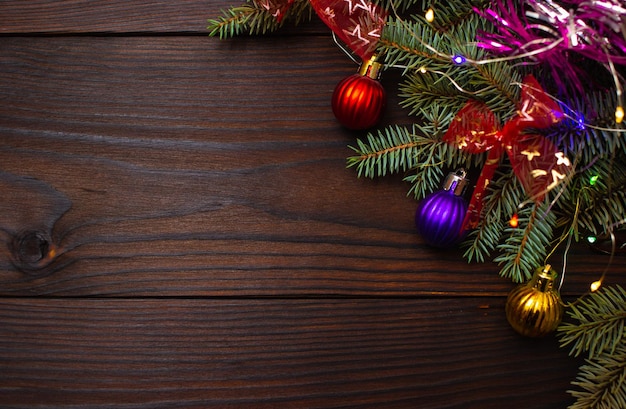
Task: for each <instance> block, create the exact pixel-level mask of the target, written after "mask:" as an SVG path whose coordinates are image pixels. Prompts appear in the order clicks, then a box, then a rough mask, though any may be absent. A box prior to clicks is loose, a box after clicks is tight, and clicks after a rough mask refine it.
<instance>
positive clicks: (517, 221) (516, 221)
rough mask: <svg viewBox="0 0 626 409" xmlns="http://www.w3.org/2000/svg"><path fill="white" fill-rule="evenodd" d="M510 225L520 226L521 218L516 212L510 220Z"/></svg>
mask: <svg viewBox="0 0 626 409" xmlns="http://www.w3.org/2000/svg"><path fill="white" fill-rule="evenodd" d="M509 226H511V227H513V228H516V227H517V226H519V220H518V218H517V214H514V215H513V217H511V219H510V220H509Z"/></svg>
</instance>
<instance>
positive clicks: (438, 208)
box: [415, 169, 468, 247]
mask: <svg viewBox="0 0 626 409" xmlns="http://www.w3.org/2000/svg"><path fill="white" fill-rule="evenodd" d="M465 176H466V172H465V170H464V169H459V170H457V171H456V173H450V174H449V175H448V177H447V178H446V180H445V181H444V184H443V189H442V190H440V191H437V192H433V193H431V194H430V195H428V196H426V197H425V198H424V199H423V200H422V201H421V202H420V204H419V206H418V208H417V212H416V213H415V226H416V227H417V231H418V232H419V234H420V235H421V236H422V237H423V238H424V240H425V241H426V242H427V243H428V244H430V245H432V246H435V247H450V246H453V245H455V244H458V243H459V242H460V241H461V240H462V239H463V231H462V229H461V227H462V224H463V218H464V217H465V213H466V211H467V202H466V201H465V199H464V198H463V193H464V192H465V187H466V186H467V183H468V180H467V179H466V178H465Z"/></svg>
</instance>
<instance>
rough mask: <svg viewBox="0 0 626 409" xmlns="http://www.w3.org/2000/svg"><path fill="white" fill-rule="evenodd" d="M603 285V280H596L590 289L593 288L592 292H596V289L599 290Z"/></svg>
mask: <svg viewBox="0 0 626 409" xmlns="http://www.w3.org/2000/svg"><path fill="white" fill-rule="evenodd" d="M601 285H602V281H600V280H598V281H594V282H593V283H591V285H590V286H589V289H590V290H591V292H595V291H598V288H600V286H601Z"/></svg>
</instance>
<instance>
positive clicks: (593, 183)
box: [589, 175, 600, 186]
mask: <svg viewBox="0 0 626 409" xmlns="http://www.w3.org/2000/svg"><path fill="white" fill-rule="evenodd" d="M599 177H600V176H598V175H593V176H592V177H590V178H589V184H590V185H591V186H593V185H595V184H596V182H597V181H598V178H599Z"/></svg>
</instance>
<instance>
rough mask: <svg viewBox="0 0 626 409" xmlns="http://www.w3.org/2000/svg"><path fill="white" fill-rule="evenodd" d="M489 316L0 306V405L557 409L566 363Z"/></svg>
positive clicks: (442, 310) (491, 308)
mask: <svg viewBox="0 0 626 409" xmlns="http://www.w3.org/2000/svg"><path fill="white" fill-rule="evenodd" d="M492 302H493V303H494V304H489V303H492ZM485 303H487V304H485ZM502 306H503V305H502V300H500V299H497V300H493V299H487V300H485V299H484V298H483V299H481V298H469V299H459V298H455V299H450V298H436V299H425V300H362V299H353V300H256V301H255V300H141V299H135V300H80V301H79V300H63V299H59V300H19V299H18V300H4V301H0V352H1V353H0V365H1V367H2V371H1V372H0V401H2V403H3V407H11V408H30V407H33V406H35V405H36V404H38V403H42V402H45V403H46V405H47V406H48V407H56V408H66V407H67V408H69V407H75V406H80V407H81V408H116V407H123V408H294V407H299V408H320V409H329V408H377V409H378V408H381V407H384V408H463V409H472V408H476V409H478V408H480V409H489V408H492V409H501V408H503V407H505V406H506V407H511V408H530V407H532V408H545V409H548V408H556V407H565V405H566V404H567V402H569V398H568V396H567V395H566V394H565V392H564V391H565V389H566V388H568V382H567V377H568V376H573V374H575V370H576V365H575V364H576V362H575V360H567V359H565V357H564V351H562V350H558V347H557V346H556V343H555V342H554V340H553V339H552V340H541V341H537V340H528V339H522V338H520V337H519V336H517V335H515V334H513V332H512V330H505V331H503V328H505V329H506V321H505V319H504V317H503V316H502V314H501V313H500V310H501V308H502ZM503 405H505V406H503Z"/></svg>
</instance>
